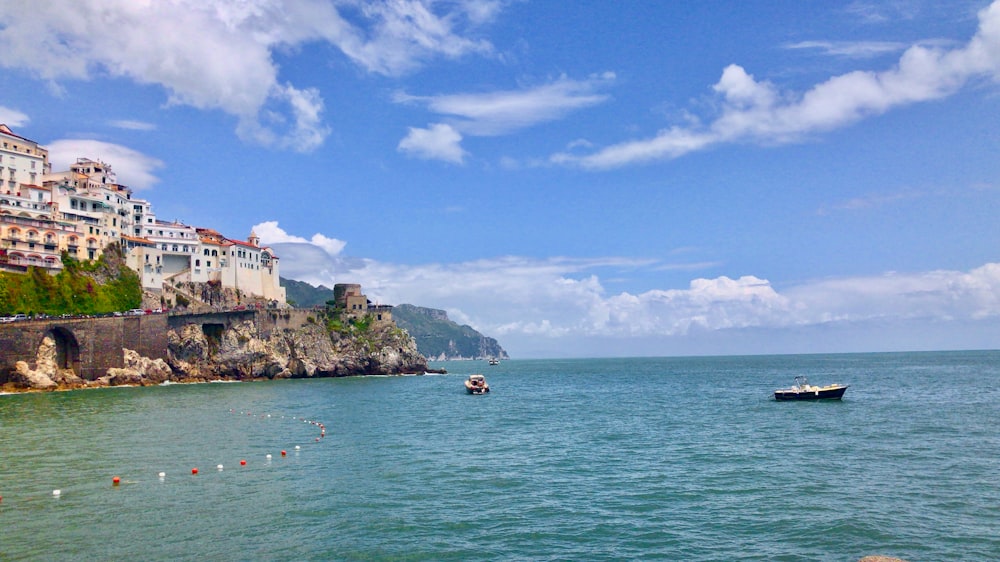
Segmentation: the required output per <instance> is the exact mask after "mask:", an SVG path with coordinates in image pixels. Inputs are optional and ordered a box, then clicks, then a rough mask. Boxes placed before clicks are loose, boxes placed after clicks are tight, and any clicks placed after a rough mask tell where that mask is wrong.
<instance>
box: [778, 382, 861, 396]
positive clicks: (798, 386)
mask: <svg viewBox="0 0 1000 562" xmlns="http://www.w3.org/2000/svg"><path fill="white" fill-rule="evenodd" d="M847 387H848V385H846V384H828V385H826V386H814V385H811V384H809V380H808V379H807V378H805V377H803V376H798V377H795V384H794V385H792V387H791V388H779V389H778V390H775V391H774V399H775V400H840V399H841V398H843V397H844V393H845V392H847Z"/></svg>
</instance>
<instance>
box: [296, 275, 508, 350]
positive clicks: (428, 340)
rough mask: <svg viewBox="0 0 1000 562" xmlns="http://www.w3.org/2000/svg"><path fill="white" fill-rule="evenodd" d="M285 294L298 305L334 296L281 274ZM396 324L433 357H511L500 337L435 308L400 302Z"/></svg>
mask: <svg viewBox="0 0 1000 562" xmlns="http://www.w3.org/2000/svg"><path fill="white" fill-rule="evenodd" d="M281 286H282V287H284V288H285V296H286V298H287V299H288V300H289V301H291V302H293V303H295V306H300V307H307V306H323V305H324V304H326V302H327V301H331V300H333V289H330V288H328V287H324V286H323V285H320V286H319V287H314V286H312V285H310V284H309V283H305V282H302V281H295V280H294V279H285V278H284V277H282V278H281ZM392 318H393V320H395V321H396V325H397V326H399V327H400V328H403V329H404V330H406V331H407V332H409V334H410V336H411V337H412V338H413V339H414V340H416V342H417V350H418V351H419V352H420V354H421V355H423V356H424V357H426V358H428V359H430V360H432V361H443V360H447V359H489V358H493V357H495V358H497V359H510V357H509V356H508V355H507V352H506V351H504V349H503V348H502V347H500V344H499V343H497V340H495V339H493V338H490V337H486V336H484V335H483V334H480V333H479V332H477V331H476V330H474V329H473V328H472V327H470V326H460V325H458V324H456V323H455V322H452V321H451V320H449V319H448V313H447V312H445V311H443V310H437V309H434V308H424V307H422V306H414V305H412V304H401V305H399V306H394V307H393V308H392Z"/></svg>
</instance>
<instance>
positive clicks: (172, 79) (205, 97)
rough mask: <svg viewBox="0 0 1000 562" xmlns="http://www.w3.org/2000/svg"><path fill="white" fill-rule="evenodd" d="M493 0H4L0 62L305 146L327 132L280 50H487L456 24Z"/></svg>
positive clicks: (395, 62)
mask: <svg viewBox="0 0 1000 562" xmlns="http://www.w3.org/2000/svg"><path fill="white" fill-rule="evenodd" d="M498 6H499V4H497V3H491V2H484V1H470V2H459V3H457V4H438V3H435V2H432V1H430V0H385V1H381V2H360V1H353V0H345V1H343V2H338V3H331V2H329V1H326V0H299V1H296V2H284V1H281V0H253V1H249V2H248V1H241V0H174V1H172V2H135V1H134V0H48V1H46V2H34V1H32V0H11V1H8V2H3V3H0V52H2V53H4V56H3V57H2V58H0V65H4V66H8V67H17V68H24V69H27V70H29V71H31V72H33V73H34V74H35V75H36V76H38V77H39V78H41V79H43V80H46V81H48V82H49V83H50V84H55V83H56V82H57V81H59V80H64V79H81V80H86V79H93V78H98V77H101V76H104V75H108V76H113V77H124V78H127V79H130V80H132V81H134V82H136V83H138V84H156V85H160V86H162V87H163V88H164V89H165V90H166V91H167V95H168V101H169V103H170V104H182V105H189V106H192V107H195V108H198V109H217V110H221V111H224V112H227V113H229V114H231V115H234V116H235V117H237V119H238V122H239V125H238V133H239V134H240V136H241V137H242V138H244V139H248V140H252V141H255V142H259V143H264V144H266V145H271V146H279V147H284V148H291V149H295V150H300V151H308V150H311V149H313V148H315V147H316V146H318V145H319V144H320V143H321V142H322V141H323V139H324V138H325V137H326V136H327V135H328V134H329V129H328V128H327V127H326V126H324V125H323V124H322V111H323V107H324V104H323V100H322V99H321V97H320V96H319V94H318V92H316V91H315V90H313V89H310V88H301V87H296V86H294V85H291V84H280V83H279V82H278V79H277V76H278V73H279V68H278V66H277V64H276V63H275V60H274V57H273V54H274V52H275V51H276V50H279V49H280V50H287V49H290V48H296V47H299V46H301V45H304V44H306V43H313V42H317V41H325V42H328V43H329V44H331V45H333V46H335V47H336V48H337V49H339V50H340V51H341V52H342V53H344V55H346V56H347V57H348V58H349V59H350V60H352V61H353V62H355V63H357V64H359V65H361V66H362V67H364V68H366V69H367V70H369V71H372V72H379V73H383V74H398V73H400V72H405V71H407V70H409V69H412V68H414V67H416V66H417V65H419V64H420V63H421V62H422V61H423V60H426V59H428V58H430V57H434V56H445V57H459V56H462V55H465V54H468V53H488V52H490V50H491V46H490V45H489V43H487V42H485V41H479V40H473V39H468V38H465V37H464V36H463V35H462V33H463V32H465V31H466V30H471V29H473V28H474V27H475V26H476V25H479V24H481V23H484V22H486V21H488V20H490V19H491V18H492V17H493V15H495V13H496V11H497V9H498ZM341 11H343V12H345V13H348V14H349V15H350V21H348V19H346V18H345V17H344V16H343V15H342V14H341ZM54 87H55V89H61V86H54Z"/></svg>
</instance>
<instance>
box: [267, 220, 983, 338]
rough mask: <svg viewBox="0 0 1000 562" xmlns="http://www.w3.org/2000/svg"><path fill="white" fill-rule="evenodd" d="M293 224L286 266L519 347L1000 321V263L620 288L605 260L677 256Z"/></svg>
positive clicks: (655, 264) (283, 250)
mask: <svg viewBox="0 0 1000 562" xmlns="http://www.w3.org/2000/svg"><path fill="white" fill-rule="evenodd" d="M264 224H267V223H264ZM260 226H261V225H258V226H256V227H254V228H255V229H259V228H260ZM258 233H260V230H258ZM282 234H283V235H284V233H283V232H282ZM285 236H286V237H287V238H288V239H289V240H291V241H294V242H296V243H294V244H272V245H274V246H275V247H276V250H277V251H278V253H279V255H280V256H281V258H282V260H281V270H282V275H283V276H284V277H287V278H292V279H298V280H302V281H306V282H309V283H312V284H314V285H319V284H323V285H326V286H327V287H332V286H333V284H335V283H341V282H347V283H361V284H362V286H363V287H364V289H365V292H366V294H368V295H369V297H370V298H372V300H373V301H377V302H381V303H386V304H401V303H411V304H416V305H420V306H428V307H432V308H440V309H444V310H446V311H447V312H448V314H449V316H450V317H451V318H452V319H453V320H456V321H459V322H461V323H467V324H470V325H471V326H473V327H474V328H476V329H478V330H480V331H481V332H483V333H485V334H487V335H490V336H493V337H496V338H498V339H499V340H500V342H501V344H502V345H504V346H505V347H506V348H507V349H508V351H512V352H515V353H517V352H518V351H523V350H528V349H530V350H534V352H536V353H544V351H538V350H544V349H546V348H547V349H549V350H550V351H551V352H552V353H557V351H556V350H558V349H560V347H561V346H562V347H567V348H568V347H572V346H573V345H576V344H574V343H572V342H574V341H576V342H579V341H587V342H591V343H592V344H593V345H594V346H598V345H606V346H609V347H607V348H606V349H610V347H612V346H613V345H616V344H613V343H609V342H614V341H617V342H622V341H625V340H632V341H646V340H648V341H651V342H652V341H659V342H661V343H662V342H664V341H668V340H678V339H683V338H691V337H694V336H696V335H699V334H701V335H704V334H734V333H746V332H748V331H770V332H775V333H777V332H783V333H784V334H785V336H786V338H787V336H788V334H790V333H794V332H797V331H798V332H801V331H802V330H816V329H824V328H825V327H829V326H834V325H839V326H843V325H850V326H853V327H856V328H858V329H859V330H862V331H864V330H866V329H867V330H873V327H874V326H886V325H891V326H895V327H896V328H897V329H898V330H904V329H909V328H914V327H916V326H938V328H936V329H937V330H938V332H941V333H943V334H945V335H946V336H947V334H949V333H951V332H950V330H951V329H952V328H954V327H955V326H956V325H958V324H962V325H964V326H968V325H970V323H971V324H975V323H977V322H993V323H998V322H1000V263H990V264H986V265H983V266H982V267H979V268H976V269H973V270H971V271H968V272H961V271H930V272H916V273H909V274H901V273H886V274H882V275H873V276H865V277H853V278H843V279H824V280H816V281H810V282H806V283H802V284H799V285H796V286H793V287H788V288H785V289H780V290H779V289H778V288H777V287H775V286H773V285H772V284H771V283H770V282H769V281H768V280H766V279H763V278H760V277H757V276H754V275H744V276H741V277H739V278H735V279H733V278H730V277H726V276H722V277H716V278H712V279H705V278H696V279H693V280H692V281H691V282H690V284H689V285H688V286H687V287H685V288H662V289H652V290H648V291H644V292H640V293H631V292H620V293H617V294H610V293H608V291H607V290H606V289H605V287H604V285H603V283H602V281H601V279H600V278H599V277H598V274H597V272H598V271H606V270H608V269H611V270H615V269H619V270H621V271H635V270H643V271H657V270H660V269H663V268H664V267H667V264H664V263H662V262H659V261H655V260H637V259H630V258H594V259H569V258H549V259H535V258H525V257H517V256H506V257H498V258H494V259H481V260H476V261H470V262H463V263H455V264H423V265H399V264H390V263H383V262H378V261H375V260H370V259H358V258H347V257H343V256H339V255H338V256H336V257H333V256H330V255H325V254H324V253H323V252H322V251H320V250H319V249H318V248H316V247H314V246H311V245H308V244H303V243H302V242H303V241H304V239H302V238H297V237H294V236H288V235H285ZM940 326H944V327H943V328H940ZM941 333H939V334H938V335H939V336H941ZM601 341H603V342H604V344H600V342H601ZM685 341H686V340H685ZM546 342H547V343H546ZM928 345H931V346H933V343H931V344H928ZM650 349H652V352H654V353H655V348H650ZM586 351H587V350H586V349H584V350H582V352H586ZM589 351H590V352H592V353H598V352H599V351H600V349H598V347H592V348H590V349H589ZM785 351H786V352H791V351H795V349H794V348H792V349H788V348H786V349H785ZM650 352H651V351H648V350H647V351H646V353H650ZM716 352H718V350H717V351H716Z"/></svg>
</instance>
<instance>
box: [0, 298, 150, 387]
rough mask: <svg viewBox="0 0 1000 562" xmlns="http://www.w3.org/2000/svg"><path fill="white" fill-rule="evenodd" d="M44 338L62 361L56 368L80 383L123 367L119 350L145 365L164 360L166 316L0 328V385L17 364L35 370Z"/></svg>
mask: <svg viewBox="0 0 1000 562" xmlns="http://www.w3.org/2000/svg"><path fill="white" fill-rule="evenodd" d="M46 336H49V337H51V338H53V339H54V340H55V342H56V345H57V347H58V348H59V350H60V351H59V355H60V357H62V358H63V364H62V365H60V367H70V368H72V369H73V370H74V371H75V372H76V374H77V376H79V377H80V378H82V379H84V380H94V379H97V378H99V377H102V376H104V375H106V374H107V371H108V369H110V368H122V367H124V366H125V355H124V349H125V348H128V349H132V350H135V351H137V352H139V354H140V355H143V356H145V357H149V358H150V359H166V357H167V316H166V315H165V314H150V315H145V316H112V317H106V318H67V319H61V318H59V319H57V318H50V319H45V320H23V321H20V322H11V323H7V324H0V384H3V383H6V382H8V381H9V376H10V374H11V373H13V372H14V370H15V365H16V364H17V362H18V361H24V362H26V363H28V365H29V367H32V368H33V367H34V366H35V361H36V355H37V353H38V348H39V346H40V345H41V343H42V340H43V339H44V338H45V337H46Z"/></svg>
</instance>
